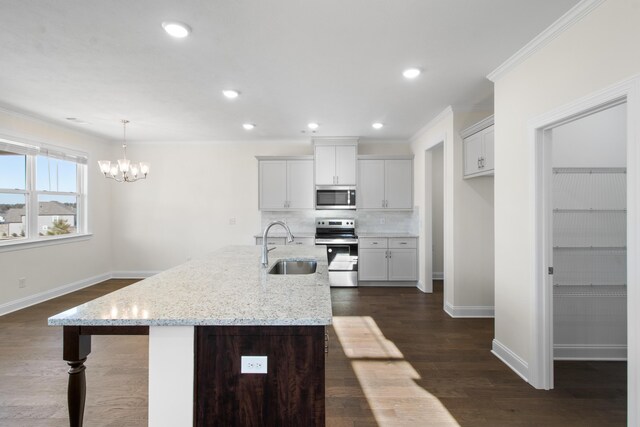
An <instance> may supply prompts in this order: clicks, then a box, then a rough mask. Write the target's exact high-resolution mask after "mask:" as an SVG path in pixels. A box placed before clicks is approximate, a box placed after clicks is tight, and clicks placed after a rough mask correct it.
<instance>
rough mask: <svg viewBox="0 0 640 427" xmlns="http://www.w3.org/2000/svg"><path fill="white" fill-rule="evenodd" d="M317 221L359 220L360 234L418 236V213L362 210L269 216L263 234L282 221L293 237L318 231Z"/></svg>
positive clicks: (264, 218)
mask: <svg viewBox="0 0 640 427" xmlns="http://www.w3.org/2000/svg"><path fill="white" fill-rule="evenodd" d="M316 218H355V220H356V233H358V232H360V233H373V232H383V233H412V234H418V210H417V209H414V210H412V211H362V210H355V211H353V210H318V211H316V210H305V211H289V212H267V211H263V212H262V215H261V224H260V230H258V233H259V232H260V231H261V230H264V227H266V226H267V224H269V223H270V222H271V221H276V220H282V221H285V222H286V223H287V225H288V226H289V227H290V228H291V231H292V232H293V234H296V233H309V234H313V233H315V231H316V222H315V221H316Z"/></svg>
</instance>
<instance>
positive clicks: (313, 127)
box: [307, 122, 320, 130]
mask: <svg viewBox="0 0 640 427" xmlns="http://www.w3.org/2000/svg"><path fill="white" fill-rule="evenodd" d="M318 126H320V125H319V124H317V123H314V122H311V123H309V124H308V125H307V127H308V128H309V129H312V130H316V129H318Z"/></svg>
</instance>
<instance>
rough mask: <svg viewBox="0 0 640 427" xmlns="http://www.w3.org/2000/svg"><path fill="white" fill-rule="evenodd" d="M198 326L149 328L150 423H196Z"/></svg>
mask: <svg viewBox="0 0 640 427" xmlns="http://www.w3.org/2000/svg"><path fill="white" fill-rule="evenodd" d="M194 333H195V332H194V327H193V326H151V327H150V328H149V425H150V426H153V427H175V426H192V425H193V375H194Z"/></svg>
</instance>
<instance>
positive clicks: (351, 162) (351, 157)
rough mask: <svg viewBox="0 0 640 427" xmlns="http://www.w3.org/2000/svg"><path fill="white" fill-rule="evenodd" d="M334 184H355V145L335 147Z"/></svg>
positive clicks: (356, 154)
mask: <svg viewBox="0 0 640 427" xmlns="http://www.w3.org/2000/svg"><path fill="white" fill-rule="evenodd" d="M335 148H336V184H338V185H356V168H357V166H356V164H357V163H356V162H357V157H358V153H357V148H356V146H355V145H337V146H336V147H335Z"/></svg>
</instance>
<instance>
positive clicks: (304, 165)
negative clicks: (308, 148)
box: [258, 157, 314, 210]
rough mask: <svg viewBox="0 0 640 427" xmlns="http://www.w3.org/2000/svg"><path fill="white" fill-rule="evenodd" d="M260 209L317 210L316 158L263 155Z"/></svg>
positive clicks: (260, 170) (260, 173)
mask: <svg viewBox="0 0 640 427" xmlns="http://www.w3.org/2000/svg"><path fill="white" fill-rule="evenodd" d="M258 160H259V162H258V164H259V166H258V167H259V175H260V187H259V188H260V201H259V207H260V210H287V209H313V207H314V206H313V160H312V159H311V158H308V159H300V158H295V159H292V160H287V159H284V158H278V159H269V158H266V157H259V158H258Z"/></svg>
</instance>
